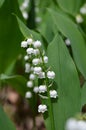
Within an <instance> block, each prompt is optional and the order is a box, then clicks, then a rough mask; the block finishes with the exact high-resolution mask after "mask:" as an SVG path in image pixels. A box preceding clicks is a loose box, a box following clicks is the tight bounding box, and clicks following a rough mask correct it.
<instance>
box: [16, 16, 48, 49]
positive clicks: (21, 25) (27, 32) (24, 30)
mask: <svg viewBox="0 0 86 130" xmlns="http://www.w3.org/2000/svg"><path fill="white" fill-rule="evenodd" d="M16 18H17V22H18V25H19V28H20V31H21V32H22V34H23V36H24V37H25V38H29V37H31V38H33V39H34V40H40V41H41V42H42V41H43V39H42V37H41V35H40V34H39V33H37V32H36V31H33V30H31V29H29V28H28V27H27V26H26V25H25V24H24V23H23V22H22V21H21V20H20V19H19V18H18V17H17V16H16ZM42 43H43V42H42ZM42 45H43V47H44V49H45V50H46V48H47V45H46V43H43V44H42Z"/></svg>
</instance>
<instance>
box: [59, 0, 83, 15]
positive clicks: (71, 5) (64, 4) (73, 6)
mask: <svg viewBox="0 0 86 130" xmlns="http://www.w3.org/2000/svg"><path fill="white" fill-rule="evenodd" d="M57 2H58V4H59V6H60V7H61V8H62V9H63V10H64V11H66V12H68V13H71V14H72V15H74V14H76V13H78V11H79V8H80V5H81V3H82V0H57Z"/></svg>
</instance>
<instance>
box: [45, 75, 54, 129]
mask: <svg viewBox="0 0 86 130" xmlns="http://www.w3.org/2000/svg"><path fill="white" fill-rule="evenodd" d="M46 86H47V92H48V101H49V116H50V124H51V130H55V126H54V117H53V108H52V102H51V98H50V90H49V88H48V79H47V77H46Z"/></svg>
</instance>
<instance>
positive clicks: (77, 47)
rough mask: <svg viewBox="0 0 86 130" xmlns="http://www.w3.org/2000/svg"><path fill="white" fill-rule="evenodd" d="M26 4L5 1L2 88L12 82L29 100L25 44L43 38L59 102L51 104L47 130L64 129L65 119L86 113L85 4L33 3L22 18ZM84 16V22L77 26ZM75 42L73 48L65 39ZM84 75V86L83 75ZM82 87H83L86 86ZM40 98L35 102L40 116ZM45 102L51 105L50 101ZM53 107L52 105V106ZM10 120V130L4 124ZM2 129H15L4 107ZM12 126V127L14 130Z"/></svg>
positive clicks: (0, 33) (0, 14) (0, 4)
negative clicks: (83, 10)
mask: <svg viewBox="0 0 86 130" xmlns="http://www.w3.org/2000/svg"><path fill="white" fill-rule="evenodd" d="M23 2H24V0H18V1H17V0H2V1H0V87H2V86H3V84H10V85H11V86H12V87H13V88H14V89H15V90H17V91H18V93H19V94H20V95H22V96H23V97H24V95H25V92H26V91H27V88H26V82H27V80H28V76H27V75H25V74H24V61H23V57H24V53H25V52H24V51H22V49H21V45H20V43H21V41H22V40H25V39H26V38H29V37H32V38H33V39H34V40H40V41H41V42H42V47H43V48H44V50H45V52H46V54H48V57H49V64H48V66H51V67H52V68H53V70H54V71H55V73H56V78H55V82H56V85H55V87H56V89H57V91H58V95H59V97H58V100H55V101H51V102H52V104H51V106H52V113H51V112H49V115H45V114H44V119H45V124H46V128H47V130H52V126H51V125H52V119H51V115H53V121H54V123H53V128H54V129H53V130H59V129H60V130H64V125H65V122H66V120H67V119H68V118H69V117H71V116H74V115H75V114H76V113H78V112H80V111H81V110H82V106H83V105H85V104H86V92H85V90H86V82H85V80H86V14H81V12H80V9H81V7H82V6H83V5H84V4H85V2H86V1H85V0H36V1H35V0H30V1H29V4H28V9H27V10H26V15H28V17H27V19H24V18H23V13H24V12H23V10H21V8H20V7H21V5H22V4H23ZM78 14H80V16H81V18H82V19H83V22H82V23H79V22H77V20H76V17H77V15H78ZM66 39H69V40H70V43H71V44H70V46H67V45H66V44H65V40H66ZM81 76H82V77H83V81H84V85H83V86H80V83H81V82H82V81H81V80H79V79H80V77H81ZM81 84H82V83H81ZM36 98H37V97H36V95H34V96H33V98H32V99H31V101H30V103H31V106H32V109H33V111H34V112H33V113H34V115H35V112H36V113H37V110H36V108H35V106H37V102H36V100H34V99H36ZM42 102H45V103H47V100H45V101H44V100H43V99H42ZM48 104H49V103H48ZM4 122H5V126H4ZM0 126H2V127H0V128H1V129H2V128H3V129H2V130H14V129H15V128H14V127H13V125H12V123H11V121H10V120H9V119H8V118H7V116H6V115H5V113H4V112H3V110H2V108H1V106H0ZM11 126H12V128H11Z"/></svg>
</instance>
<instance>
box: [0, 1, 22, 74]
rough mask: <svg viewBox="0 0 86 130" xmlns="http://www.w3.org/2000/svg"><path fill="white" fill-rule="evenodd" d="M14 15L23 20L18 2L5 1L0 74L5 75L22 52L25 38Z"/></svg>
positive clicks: (0, 34) (1, 14) (0, 14)
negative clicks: (21, 44)
mask: <svg viewBox="0 0 86 130" xmlns="http://www.w3.org/2000/svg"><path fill="white" fill-rule="evenodd" d="M12 13H16V14H17V15H18V16H19V17H21V18H22V16H21V13H20V11H19V8H18V3H17V0H5V2H4V4H3V6H2V7H1V8H0V73H5V71H6V69H7V68H8V67H9V66H10V64H12V62H13V61H15V60H16V58H17V57H18V55H19V54H20V52H21V47H20V42H21V40H22V37H23V36H22V34H21V32H20V30H19V28H18V24H17V21H16V20H15V17H14V16H13V15H12Z"/></svg>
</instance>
